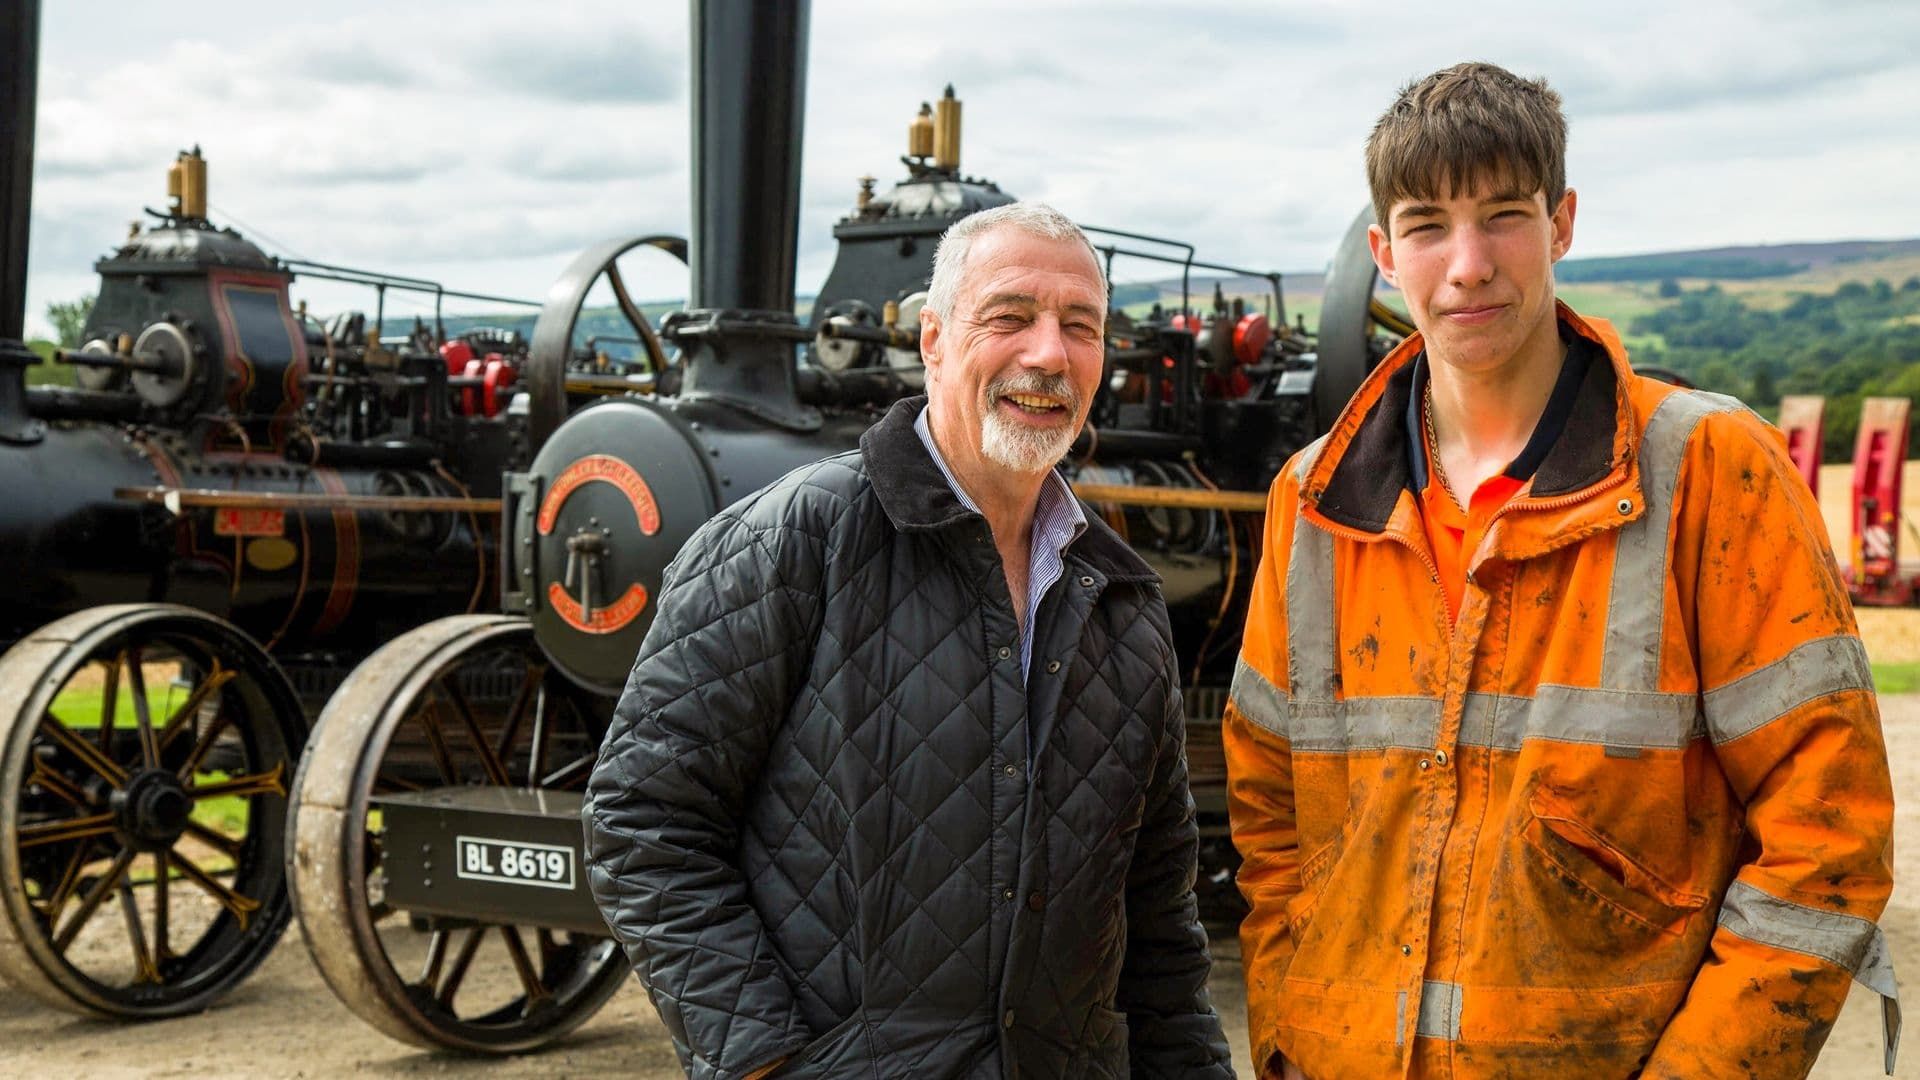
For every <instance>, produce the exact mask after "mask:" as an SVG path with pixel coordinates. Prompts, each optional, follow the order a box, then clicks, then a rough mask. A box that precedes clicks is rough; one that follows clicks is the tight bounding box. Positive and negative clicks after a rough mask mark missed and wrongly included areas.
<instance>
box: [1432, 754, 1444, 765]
mask: <svg viewBox="0 0 1920 1080" xmlns="http://www.w3.org/2000/svg"><path fill="white" fill-rule="evenodd" d="M1433 760H1434V761H1436V762H1438V763H1439V764H1441V765H1445V764H1446V763H1447V752H1446V751H1445V750H1441V751H1439V752H1438V753H1436V754H1434V755H1433Z"/></svg>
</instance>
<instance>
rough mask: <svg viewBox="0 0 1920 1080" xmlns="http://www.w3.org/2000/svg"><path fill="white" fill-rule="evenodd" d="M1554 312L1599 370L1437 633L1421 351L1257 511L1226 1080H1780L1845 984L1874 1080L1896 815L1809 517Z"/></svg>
mask: <svg viewBox="0 0 1920 1080" xmlns="http://www.w3.org/2000/svg"><path fill="white" fill-rule="evenodd" d="M1560 318H1561V321H1562V326H1563V330H1564V331H1565V332H1566V333H1569V334H1573V335H1578V336H1580V337H1584V338H1586V339H1588V341H1591V342H1594V343H1596V344H1597V345H1599V346H1601V347H1603V348H1604V349H1605V352H1606V355H1607V356H1608V357H1609V358H1610V361H1611V362H1606V361H1602V360H1600V359H1598V358H1596V359H1595V360H1594V361H1593V362H1592V363H1590V364H1589V365H1588V368H1587V372H1586V376H1585V379H1584V381H1583V382H1582V383H1580V384H1579V390H1578V395H1577V398H1576V399H1575V401H1574V404H1573V406H1572V409H1571V411H1570V412H1569V413H1568V414H1567V418H1566V423H1565V427H1564V429H1563V431H1562V433H1561V435H1560V437H1559V439H1558V441H1557V442H1555V443H1553V445H1552V449H1551V450H1550V451H1548V452H1547V454H1546V456H1545V458H1544V459H1542V460H1541V463H1540V465H1539V467H1538V470H1537V471H1536V472H1535V473H1534V475H1533V476H1532V478H1531V480H1530V481H1529V482H1528V484H1527V486H1526V487H1524V488H1523V489H1522V490H1521V491H1519V492H1518V493H1517V494H1515V495H1514V496H1513V498H1512V499H1511V500H1510V501H1509V502H1508V504H1507V505H1506V507H1505V508H1504V509H1503V510H1501V511H1500V512H1499V514H1498V516H1497V517H1496V518H1495V519H1494V521H1493V523H1492V524H1491V525H1490V526H1489V528H1488V531H1487V533H1486V536H1485V538H1484V540H1483V541H1482V543H1481V544H1480V545H1479V547H1478V549H1477V550H1476V551H1474V552H1472V553H1471V554H1470V556H1469V558H1468V559H1467V563H1466V570H1467V578H1466V584H1465V588H1464V590H1463V591H1462V593H1461V602H1460V610H1459V611H1458V613H1457V618H1454V619H1452V620H1451V621H1450V619H1449V614H1450V613H1449V612H1448V610H1447V606H1446V600H1445V598H1444V596H1443V592H1442V589H1441V586H1440V583H1439V579H1438V578H1439V575H1438V571H1437V570H1436V569H1435V564H1434V560H1433V558H1432V555H1431V553H1430V552H1429V550H1428V542H1427V539H1426V534H1425V532H1424V530H1423V528H1422V522H1421V519H1420V516H1419V509H1418V506H1417V500H1416V497H1415V495H1414V493H1413V492H1412V491H1410V490H1408V487H1409V485H1408V478H1409V476H1410V470H1411V467H1410V466H1409V465H1408V464H1407V435H1406V432H1405V426H1406V425H1405V422H1404V417H1405V416H1406V410H1407V405H1408V401H1409V396H1410V384H1411V382H1412V379H1411V366H1410V365H1411V361H1412V360H1413V358H1414V357H1415V355H1416V354H1417V353H1418V352H1419V350H1420V348H1421V344H1420V340H1419V338H1418V337H1417V336H1416V337H1415V338H1412V339H1410V340H1408V341H1407V342H1406V343H1405V344H1403V345H1402V346H1401V347H1400V348H1399V349H1398V350H1397V351H1396V352H1395V353H1394V354H1393V355H1391V356H1389V357H1388V358H1387V360H1386V361H1385V362H1384V363H1382V364H1381V365H1380V367H1379V368H1378V369H1376V370H1375V372H1374V373H1373V374H1372V375H1371V376H1370V377H1369V378H1368V380H1367V381H1366V383H1365V384H1364V385H1363V386H1362V387H1361V388H1360V390H1359V392H1358V393H1357V394H1356V395H1355V396H1354V399H1353V401H1352V402H1351V403H1350V404H1349V405H1348V407H1347V409H1346V411H1345V412H1344V413H1343V414H1342V415H1341V417H1340V419H1339V420H1338V422H1337V423H1336V424H1335V425H1334V428H1333V430H1332V431H1331V432H1330V433H1329V434H1328V435H1327V437H1326V438H1324V439H1323V440H1321V441H1320V442H1319V443H1316V444H1315V445H1313V446H1311V447H1309V448H1308V449H1306V450H1304V451H1302V452H1301V454H1299V455H1298V456H1296V458H1295V460H1294V461H1293V462H1292V463H1290V464H1289V465H1288V467H1287V468H1286V470H1284V471H1283V472H1282V474H1281V476H1280V478H1279V479H1278V480H1277V481H1276V482H1275V484H1274V487H1273V492H1272V494H1271V496H1270V499H1269V503H1268V513H1267V543H1266V550H1265V556H1264V558H1263V561H1262V562H1261V565H1260V569H1259V573H1258V576H1257V578H1256V580H1255V584H1254V591H1253V599H1252V605H1251V609H1250V614H1249V616H1248V621H1247V628H1246V635H1245V639H1244V645H1243V651H1242V653H1241V663H1240V667H1239V671H1238V673H1237V675H1236V677H1235V680H1234V684H1233V692H1232V696H1231V700H1230V703H1229V705H1228V706H1227V710H1226V718H1225V728H1224V738H1225V743H1226V754H1227V768H1228V776H1229V781H1228V784H1229V786H1228V799H1229V809H1230V813H1231V818H1232V826H1233V838H1234V841H1235V843H1236V844H1237V845H1238V847H1239V849H1240V851H1241V854H1242V855H1243V856H1244V858H1245V862H1244V865H1243V866H1242V867H1241V870H1240V874H1239V882H1240V887H1241V889H1242V890H1243V891H1244V893H1245V894H1246V897H1247V899H1248V900H1249V901H1250V902H1251V904H1252V913H1251V914H1250V915H1249V916H1248V917H1247V919H1246V921H1245V922H1244V923H1242V925H1241V930H1240V937H1241V943H1242V948H1243V953H1242V955H1243V960H1244V962H1245V966H1246V979H1247V1012H1248V1025H1249V1028H1250V1031H1251V1035H1252V1041H1253V1056H1254V1061H1255V1063H1256V1065H1257V1066H1258V1067H1259V1068H1261V1069H1262V1070H1268V1069H1273V1068H1274V1067H1275V1066H1277V1064H1278V1062H1277V1060H1276V1058H1275V1055H1276V1054H1279V1055H1283V1056H1284V1058H1285V1059H1286V1060H1290V1061H1292V1062H1294V1063H1295V1064H1296V1065H1298V1066H1299V1067H1300V1068H1301V1069H1302V1070H1303V1071H1304V1072H1305V1073H1306V1074H1307V1075H1308V1076H1309V1077H1313V1078H1315V1080H1345V1078H1349V1077H1367V1078H1372V1077H1389V1076H1421V1077H1457V1078H1461V1080H1465V1078H1470V1077H1522V1076H1524V1077H1536V1076H1537V1077H1551V1078H1553V1080H1576V1078H1583V1077H1607V1078H1610V1080H1620V1078H1623V1077H1627V1076H1629V1075H1638V1076H1643V1077H1648V1078H1651V1077H1686V1078H1703V1077H1723V1076H1724V1077H1736V1076H1737V1077H1742V1078H1749V1077H1776V1076H1780V1077H1789V1076H1790V1077H1799V1076H1804V1075H1805V1074H1806V1072H1807V1070H1808V1069H1809V1068H1810V1067H1811V1066H1812V1063H1813V1059H1814V1057H1815V1055H1816V1054H1817V1053H1818V1052H1819V1050H1820V1047H1821V1044H1822V1043H1823V1042H1824V1041H1825V1039H1826V1034H1827V1031H1828V1030H1829V1028H1830V1027H1831V1025H1832V1023H1833V1021H1834V1018H1835V1016H1836V1015H1837V1014H1838V1012H1839V1010H1840V1006H1841V1003H1842V1002H1843V1000H1844V999H1845V997H1846V994H1847V989H1848V985H1849V981H1850V979H1856V978H1857V979H1859V980H1860V981H1861V982H1862V983H1864V984H1865V985H1867V986H1869V987H1871V988H1872V989H1873V990H1875V991H1878V992H1879V993H1880V994H1881V995H1882V998H1883V1001H1882V1007H1883V1018H1884V1021H1885V1023H1886V1026H1887V1040H1888V1046H1887V1069H1888V1072H1889V1073H1891V1072H1892V1068H1893V1050H1894V1046H1893V1044H1894V1040H1895V1039H1897V1036H1898V1018H1899V1013H1898V1004H1897V1001H1896V1000H1895V986H1894V981H1893V970H1892V965H1891V961H1890V959H1889V957H1888V954H1887V950H1886V943H1885V939H1884V937H1883V936H1882V934H1881V932H1880V929H1879V927H1878V926H1877V925H1876V922H1875V920H1876V919H1877V918H1878V916H1879V913H1880V910H1881V908H1882V907H1883V906H1884V905H1885V903H1886V900H1887V894H1888V892H1889V891H1890V890H1891V887H1892V847H1891V845H1892V839H1891V838H1892V829H1893V792H1892V785H1891V780H1890V778H1889V776H1888V771H1887V759H1886V747H1885V744H1884V743H1883V742H1882V739H1881V733H1880V721H1879V713H1878V709H1877V706H1876V704H1875V701H1874V697H1873V691H1872V687H1871V680H1870V675H1869V671H1868V666H1867V661H1866V657H1865V654H1864V652H1863V650H1862V649H1861V645H1860V640H1859V638H1858V637H1857V636H1856V633H1855V630H1854V622H1853V613H1852V607H1851V605H1850V604H1849V602H1848V599H1847V593H1846V590H1845V589H1844V588H1843V586H1842V584H1841V579H1840V574H1839V572H1838V569H1837V567H1836V566H1835V565H1834V562H1833V558H1832V555H1831V553H1830V551H1829V549H1828V546H1827V542H1826V538H1825V533H1824V529H1823V527H1822V525H1821V524H1820V514H1819V511H1818V510H1817V508H1816V507H1815V505H1814V502H1813V499H1812V497H1811V496H1810V495H1809V493H1808V491H1807V488H1806V485H1805V483H1804V482H1803V481H1801V479H1800V478H1799V476H1798V474H1797V473H1796V472H1795V470H1794V467H1793V465H1792V463H1791V462H1790V461H1789V460H1788V458H1787V456H1786V451H1785V445H1784V442H1783V441H1782V439H1781V437H1780V435H1779V433H1778V432H1777V431H1775V430H1774V429H1773V428H1771V427H1770V426H1768V425H1767V424H1766V423H1765V422H1764V421H1762V420H1761V419H1759V418H1758V417H1757V416H1755V415H1753V414H1752V413H1751V412H1749V411H1747V410H1746V409H1745V408H1744V407H1742V406H1740V405H1739V403H1738V402H1735V401H1733V400H1732V399H1730V398H1724V397H1719V396H1716V395H1711V394H1704V393H1697V392H1692V391H1684V390H1679V389H1677V388H1675V387H1673V386H1670V385H1667V384H1665V383H1660V382H1656V381H1653V380H1651V379H1646V378H1642V377H1639V376H1636V375H1634V374H1633V373H1632V371H1631V370H1630V369H1629V368H1628V366H1627V362H1626V357H1625V353H1624V351H1623V350H1622V348H1621V346H1620V343H1619V341H1618V339H1617V338H1616V337H1615V336H1614V335H1613V333H1612V331H1611V329H1610V328H1608V327H1606V326H1605V324H1592V323H1588V322H1586V321H1584V320H1582V319H1581V318H1580V317H1579V316H1577V315H1575V314H1574V313H1573V312H1572V311H1570V310H1568V309H1566V308H1565V307H1562V308H1561V309H1560ZM1576 344H1578V343H1577V342H1576ZM1582 347H1586V346H1582ZM1276 1074H1277V1073H1276Z"/></svg>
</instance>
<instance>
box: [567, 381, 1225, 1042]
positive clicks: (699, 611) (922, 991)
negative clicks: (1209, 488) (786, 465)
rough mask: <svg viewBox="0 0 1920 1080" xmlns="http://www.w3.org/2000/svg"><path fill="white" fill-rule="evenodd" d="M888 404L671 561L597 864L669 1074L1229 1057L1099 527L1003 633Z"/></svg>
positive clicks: (1189, 834) (1168, 770) (1134, 618)
mask: <svg viewBox="0 0 1920 1080" xmlns="http://www.w3.org/2000/svg"><path fill="white" fill-rule="evenodd" d="M924 403H925V402H924V399H914V400H913V401H909V402H902V403H901V404H899V405H896V406H895V407H894V408H893V409H892V411H890V412H889V413H888V414H887V415H886V417H885V418H884V419H883V420H882V421H881V422H880V423H879V424H877V425H876V426H875V427H874V428H873V429H872V430H871V431H869V432H868V433H867V434H866V436H865V437H864V438H863V439H862V441H861V450H860V451H859V452H858V453H846V454H842V455H840V456H838V457H834V458H829V459H827V460H826V461H823V462H820V463H819V464H816V465H812V466H808V467H806V468H803V469H800V470H798V471H796V472H794V473H792V474H790V475H788V476H786V477H785V478H783V479H781V480H780V481H778V482H776V483H775V484H773V485H772V486H771V487H769V488H767V489H766V490H765V491H763V492H761V493H759V494H758V495H755V496H753V497H751V498H749V499H747V500H745V501H744V502H741V503H739V504H737V505H735V506H733V507H730V508H728V509H727V510H725V511H723V512H722V513H721V514H720V515H719V516H718V517H716V518H715V519H713V520H712V521H710V522H708V523H707V524H706V525H705V526H703V527H702V528H701V529H700V531H699V532H697V533H695V534H694V536H693V538H692V539H691V540H689V541H688V542H687V545H686V547H685V548H684V549H683V550H682V552H681V554H680V556H679V557H678V558H677V559H676V560H675V561H674V564H673V565H672V566H671V567H670V568H669V569H668V572H667V575H666V583H665V586H664V588H663V590H662V593H661V596H660V598H659V602H660V608H659V612H658V614H657V616H656V618H655V621H654V624H653V628H652V630H651V631H650V632H649V633H648V634H647V638H646V642H645V644H644V645H643V646H642V647H641V650H640V656H639V659H638V661H637V662H636V664H635V666H634V670H633V675H632V677H631V678H630V679H629V681H628V683H627V689H626V693H625V695H624V696H622V697H621V699H620V705H619V708H618V711H617V714H616V716H615V718H614V721H613V725H612V728H611V730H610V731H609V732H608V735H607V741H606V744H605V746H604V747H603V748H602V749H601V752H600V761H599V765H598V767H597V768H596V769H595V770H594V772H593V778H592V781H591V784H590V786H589V788H588V795H587V804H586V814H585V817H586V827H587V834H588V848H589V852H590V864H591V865H590V870H589V878H590V880H591V883H592V887H593V892H594V895H595V896H596V897H597V898H598V900H599V903H600V908H601V911H602V912H603V913H604V914H605V915H606V918H607V921H608V923H609V924H610V925H611V926H612V927H613V929H614V931H615V933H616V934H617V935H618V936H619V938H620V939H621V941H622V942H624V943H625V945H626V948H627V952H628V955H629V956H630V957H631V958H632V960H633V964H634V968H635V969H636V971H637V972H638V973H639V975H640V979H641V981H642V982H643V983H645V984H646V987H647V990H648V992H649V993H650V994H651V995H652V997H653V1001H654V1004H655V1005H656V1006H657V1007H658V1008H659V1010H660V1016H661V1019H662V1020H664V1021H665V1023H666V1026H667V1029H668V1030H669V1031H670V1032H672V1034H673V1039H674V1045H675V1048H676V1049H677V1050H678V1051H679V1054H680V1059H681V1062H682V1063H683V1064H684V1065H685V1066H686V1069H687V1073H688V1075H689V1076H692V1077H699V1078H707V1077H715V1078H718V1077H739V1076H743V1075H745V1074H747V1073H750V1072H752V1071H753V1070H754V1069H756V1068H758V1067H760V1066H763V1065H765V1064H767V1063H769V1062H771V1061H774V1060H775V1059H778V1058H780V1057H782V1056H789V1055H790V1060H789V1062H788V1064H787V1065H786V1066H785V1067H784V1068H783V1069H781V1070H780V1071H779V1072H778V1073H777V1074H776V1075H777V1076H778V1077H780V1078H783V1080H784V1078H789V1077H792V1078H799V1077H871V1078H875V1080H903V1078H907V1077H918V1078H928V1080H937V1078H942V1077H955V1078H958V1077H994V1076H1003V1077H1023V1078H1025V1077H1033V1078H1045V1080H1053V1078H1056V1077H1081V1076H1086V1077H1121V1076H1129V1075H1132V1076H1177V1077H1190V1076H1198V1077H1216V1076H1230V1075H1231V1074H1232V1069H1231V1067H1230V1065H1229V1064H1228V1054H1227V1047H1226V1041H1225V1039H1224V1038H1223V1037H1222V1035H1221V1031H1220V1022H1219V1018H1218V1017H1217V1016H1216V1015H1215V1014H1214V1012H1213V1008H1212V1006H1211V1005H1210V1004H1209V1002H1208V1000H1207V992H1206V978H1207V963H1208V961H1207V942H1206V935H1205V933H1204V932H1203V931H1202V930H1201V928H1200V924H1199V922H1198V919H1197V917H1196V913H1195V906H1194V897H1193V878H1194V860H1195V853H1196V850H1195V849H1196V843H1197V841H1196V834H1195V829H1194V820H1193V806H1192V799H1191V797H1190V796H1189V794H1188V792H1187V768H1186V759H1185V755H1184V752H1183V737H1184V730H1183V725H1182V724H1181V722H1180V708H1179V692H1178V688H1177V687H1178V684H1177V675H1176V667H1175V662H1174V657H1173V653H1172V649H1171V646H1170V644H1169V639H1168V631H1167V616H1166V608H1165V605H1164V603H1163V602H1162V600H1161V598H1160V591H1159V587H1158V580H1157V578H1156V577H1155V576H1154V574H1153V572H1152V571H1151V570H1149V569H1148V568H1147V566H1146V565H1145V564H1144V563H1143V562H1142V561H1141V560H1140V558H1139V557H1138V556H1137V555H1135V554H1134V553H1133V552H1132V551H1131V550H1129V549H1128V548H1127V546H1126V545H1125V544H1124V543H1122V542H1121V541H1120V539H1119V538H1118V537H1117V536H1115V535H1114V534H1113V533H1112V531H1110V530H1109V529H1108V528H1107V527H1106V526H1105V525H1103V524H1102V523H1101V522H1100V521H1099V519H1098V518H1097V517H1093V516H1092V515H1089V518H1090V526H1089V528H1088V530H1087V531H1086V532H1085V533H1084V534H1082V536H1081V537H1080V538H1079V539H1078V540H1077V541H1076V542H1075V543H1074V544H1073V545H1072V547H1070V548H1069V549H1068V551H1067V559H1066V570H1065V575H1064V576H1063V577H1062V579H1061V580H1060V582H1059V583H1058V584H1056V585H1055V586H1054V587H1053V589H1052V590H1050V591H1049V593H1048V595H1047V598H1046V600H1045V602H1044V603H1043V604H1042V606H1041V609H1040V612H1039V614H1038V616H1037V618H1036V623H1035V637H1034V647H1033V661H1032V678H1031V680H1030V681H1029V682H1026V683H1024V684H1023V682H1022V678H1021V673H1020V651H1019V639H1018V630H1017V629H1016V627H1015V624H1014V617H1013V609H1012V607H1011V605H1010V603H1009V601H1008V596H1007V590H1006V584H1005V579H1004V578H1003V576H1002V573H1001V568H1000V562H999V557H998V555H997V554H996V552H995V549H994V547H993V543H992V541H991V539H990V538H989V536H988V533H987V526H986V523H985V521H984V520H983V519H982V518H981V517H980V516H979V515H978V514H975V513H972V512H971V511H968V510H965V509H963V508H962V507H961V506H960V503H959V502H958V500H956V499H955V498H954V496H953V494H952V492H951V491H950V490H949V489H948V487H947V485H946V483H945V481H944V480H943V478H942V477H941V475H940V473H939V471H938V468H937V466H936V465H935V464H934V462H933V459H932V458H931V457H930V456H928V454H927V452H926V450H925V448H924V447H923V445H922V444H921V442H920V439H919V437H918V435H917V434H916V433H915V432H914V430H913V419H914V417H915V415H916V414H917V413H918V411H919V409H920V408H921V407H923V406H924Z"/></svg>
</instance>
